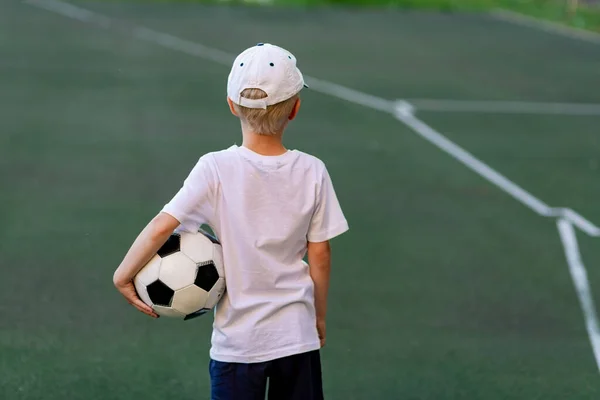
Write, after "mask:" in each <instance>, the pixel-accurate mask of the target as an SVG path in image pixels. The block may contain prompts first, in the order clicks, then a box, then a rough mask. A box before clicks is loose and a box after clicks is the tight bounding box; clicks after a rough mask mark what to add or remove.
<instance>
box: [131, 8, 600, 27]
mask: <svg viewBox="0 0 600 400" xmlns="http://www.w3.org/2000/svg"><path fill="white" fill-rule="evenodd" d="M133 1H138V0H133ZM216 1H217V0H153V2H155V3H192V4H193V3H205V4H210V3H215V2H216ZM264 1H267V3H269V4H272V5H275V6H278V5H279V6H303V7H315V6H317V7H319V6H340V7H344V8H396V9H403V10H428V11H442V12H489V11H493V10H498V9H500V10H508V11H513V12H516V13H520V14H524V15H528V16H531V17H534V18H538V19H541V20H548V21H552V22H558V23H561V24H564V25H567V26H571V27H574V28H579V29H585V30H591V31H596V32H600V6H598V5H596V6H594V5H588V4H585V3H583V4H579V6H578V7H577V8H576V9H574V10H570V9H569V6H568V4H567V0H271V1H269V0H264ZM226 2H227V3H229V4H245V5H254V4H261V0H227V1H226Z"/></svg>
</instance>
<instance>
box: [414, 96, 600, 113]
mask: <svg viewBox="0 0 600 400" xmlns="http://www.w3.org/2000/svg"><path fill="white" fill-rule="evenodd" d="M405 100H406V101H408V102H409V103H410V104H412V105H413V106H414V107H415V108H416V109H417V110H418V111H435V112H468V113H488V114H555V115H579V116H581V115H600V104H593V103H587V104H586V103H547V102H532V101H494V100H476V101H473V100H451V99H447V100H446V99H439V100H436V99H405Z"/></svg>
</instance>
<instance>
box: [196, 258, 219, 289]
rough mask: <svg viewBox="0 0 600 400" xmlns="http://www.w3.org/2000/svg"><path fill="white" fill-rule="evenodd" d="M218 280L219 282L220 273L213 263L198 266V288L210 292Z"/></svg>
mask: <svg viewBox="0 0 600 400" xmlns="http://www.w3.org/2000/svg"><path fill="white" fill-rule="evenodd" d="M217 280H219V271H217V267H215V264H214V263H213V262H212V261H210V262H206V263H203V264H199V265H198V272H197V273H196V279H195V280H194V284H195V285H196V286H198V287H199V288H202V289H204V290H206V291H207V292H209V291H210V290H211V289H212V288H213V286H215V283H217Z"/></svg>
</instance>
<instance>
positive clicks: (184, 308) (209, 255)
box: [133, 230, 225, 320]
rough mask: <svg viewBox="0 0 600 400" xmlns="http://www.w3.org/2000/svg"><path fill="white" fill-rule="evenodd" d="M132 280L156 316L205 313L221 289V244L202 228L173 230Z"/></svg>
mask: <svg viewBox="0 0 600 400" xmlns="http://www.w3.org/2000/svg"><path fill="white" fill-rule="evenodd" d="M133 282H134V285H135V289H136V291H137V293H138V295H139V297H140V299H142V301H143V302H144V303H146V304H148V305H149V306H150V307H152V309H153V310H154V311H155V312H156V313H157V314H158V315H160V316H165V317H174V318H181V319H183V320H188V319H191V318H194V317H198V316H200V315H203V314H206V313H207V312H208V311H210V310H212V309H213V308H214V307H215V306H216V305H217V303H218V302H219V300H220V299H221V297H222V296H223V294H224V293H225V271H224V268H223V252H222V248H221V244H220V243H219V241H218V240H217V239H216V238H215V237H214V236H212V235H210V234H209V233H207V232H205V231H203V230H200V231H199V232H197V233H190V232H179V233H178V232H175V233H173V234H172V235H171V236H170V237H169V239H168V240H167V242H166V243H165V244H164V245H163V246H162V247H161V248H160V249H159V250H158V251H157V253H156V255H154V257H152V259H150V261H149V262H148V263H147V264H146V265H145V266H144V267H143V268H142V269H141V270H140V271H139V272H138V273H137V275H136V276H135V278H134V280H133Z"/></svg>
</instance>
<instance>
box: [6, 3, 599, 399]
mask: <svg viewBox="0 0 600 400" xmlns="http://www.w3.org/2000/svg"><path fill="white" fill-rule="evenodd" d="M3 7H4V8H3V13H2V14H1V15H0V18H2V20H1V21H0V22H2V23H0V41H1V42H0V44H1V45H2V49H3V52H4V54H5V57H4V58H3V61H2V62H0V86H1V87H2V91H0V130H1V131H2V132H4V133H5V134H3V135H2V136H0V144H1V146H0V166H1V168H0V183H1V187H2V191H1V193H0V210H2V211H0V212H1V213H2V224H0V239H1V240H0V254H2V261H1V265H2V272H3V275H2V279H0V313H1V315H2V318H0V354H1V357H0V399H3V400H38V399H40V398H44V399H46V400H58V399H80V398H84V399H90V400H95V399H98V400H113V399H123V400H125V399H127V400H130V399H132V398H144V399H147V400H153V399H157V400H158V399H164V398H174V397H177V398H180V399H205V398H207V397H208V384H209V382H208V374H207V363H208V352H207V351H208V347H209V340H210V328H211V327H210V325H211V322H212V321H211V319H210V317H209V316H207V317H206V318H200V319H196V320H192V321H189V323H188V322H186V323H179V322H175V321H169V320H167V319H160V320H157V321H155V320H151V319H150V318H147V317H145V316H143V315H141V314H140V313H138V312H136V311H135V310H134V309H133V308H132V307H130V306H128V305H127V304H126V303H125V301H124V300H122V299H121V298H120V296H119V295H118V294H117V292H116V290H115V289H114V288H113V287H112V282H111V278H112V273H113V271H114V269H115V268H116V266H117V265H118V263H119V262H120V260H121V258H122V256H123V255H124V253H125V251H126V249H127V248H128V246H129V245H130V243H131V241H132V240H133V239H134V237H135V235H136V234H137V233H138V231H139V230H140V229H141V228H142V226H143V225H144V224H145V223H146V221H147V220H148V219H149V218H151V217H152V216H153V215H154V213H156V212H157V211H158V210H159V209H160V208H161V207H162V205H163V204H164V203H165V202H167V201H168V200H169V199H170V198H171V196H172V195H173V193H174V192H175V191H176V190H177V189H178V188H179V186H180V185H181V182H182V180H183V179H184V177H185V176H186V175H187V173H188V172H189V169H190V168H191V167H192V165H193V164H194V163H195V162H196V160H197V159H198V157H199V156H200V155H201V154H203V153H205V152H207V151H211V150H216V149H220V148H223V147H226V146H229V145H231V144H232V143H234V142H238V143H239V141H240V134H239V124H238V121H236V120H235V119H234V118H233V117H232V116H231V115H230V113H229V110H228V109H227V106H226V104H225V101H224V89H225V80H226V77H227V73H228V69H227V68H226V67H223V66H219V65H216V64H213V63H211V62H208V61H205V60H202V59H199V58H194V57H191V56H187V55H184V54H181V53H178V52H176V51H172V50H168V49H164V48H162V47H159V46H156V45H153V44H152V43H147V42H142V41H138V40H135V39H133V38H131V37H130V36H128V35H127V34H126V33H124V32H119V31H116V30H115V31H110V30H102V29H100V28H97V27H94V26H90V25H86V24H83V23H81V22H78V21H73V20H69V19H66V18H64V17H62V16H58V15H54V14H51V13H49V12H47V11H44V10H39V9H36V8H32V7H30V6H28V5H26V4H23V3H19V2H14V3H7V4H6V5H4V6H3ZM86 7H89V8H91V9H94V10H97V11H99V12H102V13H105V14H108V15H112V16H115V17H118V18H119V19H123V20H126V21H128V22H132V23H137V24H141V25H144V26H147V27H150V28H153V29H156V30H160V31H164V32H169V33H171V34H174V35H177V36H181V37H184V38H187V39H189V40H194V41H198V42H200V43H204V44H207V45H210V46H212V47H215V48H219V49H222V50H224V51H228V52H230V53H236V52H238V51H240V50H242V49H243V48H245V47H247V46H249V45H251V44H253V43H256V42H259V41H266V40H269V41H273V42H276V43H278V44H281V45H283V46H285V47H288V48H289V49H290V50H292V51H293V52H294V53H295V54H296V55H297V56H298V59H299V60H300V66H301V68H302V70H303V72H305V73H306V74H307V75H310V76H315V77H318V78H323V79H329V80H331V81H334V82H337V83H340V84H343V85H346V86H349V87H352V88H356V89H360V90H363V91H365V92H367V93H371V94H373V95H376V96H381V97H384V98H389V99H394V98H398V97H434V98H464V99H508V100H514V99H521V100H542V101H575V102H576V101H589V102H600V94H599V93H598V92H597V91H593V90H591V88H593V83H594V82H597V79H598V69H597V68H594V66H595V65H599V63H600V55H599V54H598V52H596V51H594V50H592V49H595V48H594V47H590V46H591V45H590V44H587V43H580V42H573V41H570V40H566V39H561V40H556V41H553V42H552V46H548V45H547V40H548V37H547V36H545V35H543V34H540V33H539V32H535V31H529V30H523V29H521V28H518V27H514V26H512V25H510V24H505V23H500V22H498V21H495V20H492V19H488V18H486V17H483V16H477V15H471V14H468V15H464V14H457V15H442V14H436V13H431V14H429V13H403V12H395V11H386V12H383V11H376V10H370V11H364V12H357V11H354V10H353V11H349V10H333V9H293V10H279V9H271V8H254V7H252V8H242V7H232V8H229V7H212V6H211V7H209V6H201V5H191V4H190V5H186V6H183V5H159V4H154V5H149V4H145V5H142V4H139V3H124V4H118V3H113V2H111V3H106V2H100V3H88V4H86ZM529 32H532V33H531V35H528V34H527V33H529ZM8 38H10V40H8ZM374 43H377V46H374V45H373V44H374ZM540 60H543V65H544V68H543V70H542V71H540V68H539V66H540ZM303 100H304V101H303V106H302V109H301V113H300V115H299V118H298V119H297V120H296V121H294V124H292V126H291V127H290V131H289V132H288V133H287V134H286V140H287V144H288V145H289V146H290V147H293V148H299V149H301V150H304V151H307V152H309V153H313V154H315V155H317V156H319V157H321V158H322V159H324V160H325V161H326V162H327V165H328V168H329V170H330V172H331V175H332V177H333V179H334V182H335V185H336V191H337V192H338V196H339V198H340V202H341V204H342V206H343V208H344V211H345V213H346V215H347V217H348V219H349V222H350V224H351V231H350V232H348V233H347V234H345V235H343V236H342V237H340V238H339V240H336V241H335V242H334V243H333V251H334V267H333V268H334V272H333V279H332V288H331V303H330V304H331V305H330V317H329V318H330V319H329V321H328V345H327V348H326V349H325V350H324V351H323V365H324V382H325V389H326V395H327V398H328V399H332V400H337V399H340V400H353V399H356V400H363V399H400V398H401V399H418V400H440V399H484V400H495V399H507V398H519V399H521V398H523V399H545V400H546V399H556V400H564V399H570V400H571V399H572V400H579V399H591V398H597V397H598V395H600V379H599V378H598V373H597V369H596V365H595V362H594V358H593V356H592V351H591V348H590V344H589V341H588V337H587V334H586V330H585V325H584V320H583V317H582V313H581V310H580V307H579V304H578V300H577V297H576V293H575V290H574V288H573V284H572V282H571V278H570V276H569V272H568V268H567V264H566V261H565V256H564V254H563V251H562V247H561V243H560V240H559V237H558V233H557V231H556V227H555V224H554V221H553V220H551V219H544V218H541V217H539V216H537V215H535V214H534V213H533V212H531V211H530V210H529V209H527V208H526V207H524V206H523V205H521V204H520V203H518V202H516V201H515V200H514V199H512V198H511V197H509V196H508V195H506V194H505V193H504V192H502V191H501V190H499V189H497V188H496V187H494V186H492V185H490V184H489V183H488V182H487V181H485V180H483V179H482V178H481V177H479V176H478V175H476V174H474V173H473V172H471V171H470V170H468V169H466V168H464V167H463V166H462V165H461V164H459V163H457V162H456V161H455V160H454V159H452V158H451V157H449V156H448V155H446V154H444V153H442V152H440V151H439V150H438V149H436V148H435V147H433V146H431V145H430V144H428V143H427V142H425V141H424V140H422V139H421V138H419V137H418V136H416V135H415V134H414V133H413V132H411V131H410V130H409V129H407V128H406V127H405V126H404V125H402V124H401V123H399V122H398V121H397V120H395V119H394V118H393V117H392V116H390V115H387V114H384V113H380V112H376V111H373V110H370V109H367V108H364V107H361V106H358V105H355V104H350V103H346V102H343V101H340V100H338V99H335V98H331V97H327V96H324V95H321V94H319V93H315V92H312V91H310V90H307V91H306V92H305V93H304V94H303ZM419 117H420V118H423V120H425V121H426V122H427V123H430V124H431V125H432V126H433V127H435V128H436V129H438V130H440V131H441V132H443V133H444V134H447V135H448V137H449V138H450V139H452V140H454V141H456V142H457V143H459V144H460V145H462V146H464V147H465V148H466V149H467V150H470V151H472V152H473V153H474V154H475V155H476V156H478V157H480V158H482V159H483V160H484V161H486V162H489V163H490V165H491V166H492V167H494V168H497V169H498V170H499V171H500V172H503V173H505V174H506V175H507V176H509V177H510V178H511V179H513V180H514V181H515V182H517V183H519V184H522V185H523V186H524V187H525V188H526V189H528V190H531V191H532V193H534V194H535V195H537V196H539V197H540V198H542V200H544V201H547V202H549V203H550V204H551V205H552V206H570V207H574V208H575V209H576V210H578V211H580V212H581V213H582V214H583V215H585V216H586V217H589V218H590V219H591V220H592V221H594V222H596V223H598V221H599V220H600V215H599V214H598V208H597V207H596V204H597V198H598V194H599V193H598V190H597V187H598V185H597V184H596V183H597V182H598V179H599V178H600V177H599V176H598V171H597V170H593V169H591V168H589V166H590V165H592V164H590V160H598V154H600V142H598V134H597V129H596V127H597V126H598V122H599V121H598V118H591V117H589V118H588V117H586V118H583V117H557V116H555V117H534V116H519V117H515V116H499V115H495V116H481V115H478V116H477V115H462V116H459V115H442V114H433V113H423V114H419ZM578 235H579V236H578V237H579V239H580V242H581V250H582V256H583V260H584V262H586V265H588V270H589V272H590V273H589V278H590V283H591V285H592V288H593V290H594V291H595V293H598V291H600V274H598V273H597V268H594V266H595V265H597V263H598V261H600V251H599V246H598V243H597V240H598V239H597V238H589V237H586V236H585V235H583V234H581V233H579V234H578Z"/></svg>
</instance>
